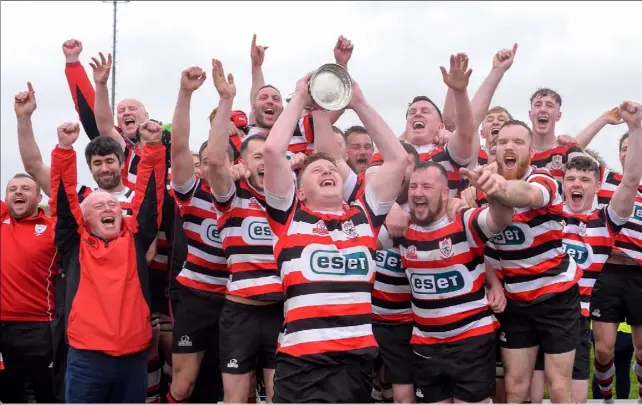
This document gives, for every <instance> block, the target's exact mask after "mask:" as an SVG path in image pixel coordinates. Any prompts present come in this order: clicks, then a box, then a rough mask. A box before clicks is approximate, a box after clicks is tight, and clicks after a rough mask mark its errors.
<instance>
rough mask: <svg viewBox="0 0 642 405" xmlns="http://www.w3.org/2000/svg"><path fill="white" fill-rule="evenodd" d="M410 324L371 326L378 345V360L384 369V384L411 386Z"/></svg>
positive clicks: (378, 324)
mask: <svg viewBox="0 0 642 405" xmlns="http://www.w3.org/2000/svg"><path fill="white" fill-rule="evenodd" d="M412 328H413V324H412V322H406V323H401V324H380V323H373V324H372V333H373V334H374V337H375V339H376V340H377V344H378V345H379V358H381V360H382V361H383V364H384V366H385V367H386V371H385V375H386V382H388V383H390V384H412V383H413V379H412V369H411V368H410V367H408V365H409V364H411V363H412V359H413V357H414V354H413V352H412V346H411V345H410V338H411V337H412Z"/></svg>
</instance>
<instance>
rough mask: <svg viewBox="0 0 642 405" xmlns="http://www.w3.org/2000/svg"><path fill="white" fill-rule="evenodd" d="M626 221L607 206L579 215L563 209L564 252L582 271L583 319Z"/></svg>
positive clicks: (580, 282) (586, 314)
mask: <svg viewBox="0 0 642 405" xmlns="http://www.w3.org/2000/svg"><path fill="white" fill-rule="evenodd" d="M626 221H627V219H626V218H624V219H623V218H619V217H618V216H617V215H616V214H615V212H613V209H612V208H611V205H610V204H609V205H606V206H604V207H603V208H599V209H593V210H590V211H588V212H583V213H579V214H576V213H573V212H571V211H570V210H569V209H568V207H566V205H565V206H564V251H565V252H566V253H567V254H568V255H569V256H571V258H573V260H574V261H575V263H577V266H578V267H579V268H581V269H582V271H583V272H584V274H583V275H582V278H581V279H580V281H579V286H580V305H581V307H582V316H585V317H588V316H589V304H590V302H591V293H592V292H593V286H594V285H595V281H596V280H597V277H598V276H599V275H600V272H601V271H602V268H603V267H604V263H606V261H607V259H608V258H609V256H610V255H611V251H612V250H613V244H614V243H615V237H616V236H617V234H618V233H619V232H620V231H621V230H622V226H623V225H624V224H625V223H626Z"/></svg>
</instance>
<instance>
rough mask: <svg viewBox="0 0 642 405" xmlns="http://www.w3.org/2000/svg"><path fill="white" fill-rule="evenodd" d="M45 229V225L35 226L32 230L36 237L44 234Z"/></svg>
mask: <svg viewBox="0 0 642 405" xmlns="http://www.w3.org/2000/svg"><path fill="white" fill-rule="evenodd" d="M46 229H47V225H42V224H37V225H36V226H34V228H33V230H34V232H35V234H36V236H40V235H42V234H43V233H44V232H45V230H46Z"/></svg>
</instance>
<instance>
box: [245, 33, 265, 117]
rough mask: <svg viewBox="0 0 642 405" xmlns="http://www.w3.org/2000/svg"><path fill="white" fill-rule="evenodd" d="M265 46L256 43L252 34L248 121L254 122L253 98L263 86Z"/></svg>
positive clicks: (254, 98)
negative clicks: (250, 106)
mask: <svg viewBox="0 0 642 405" xmlns="http://www.w3.org/2000/svg"><path fill="white" fill-rule="evenodd" d="M267 49H268V47H267V46H261V45H257V44H256V34H254V35H253V36H252V47H251V48H250V59H251V60H252V87H251V88H250V103H251V104H252V108H250V117H249V119H248V120H249V123H250V124H254V113H253V111H254V108H253V106H254V100H256V96H257V94H259V90H260V89H261V87H263V86H265V77H263V62H264V61H265V51H266V50H267Z"/></svg>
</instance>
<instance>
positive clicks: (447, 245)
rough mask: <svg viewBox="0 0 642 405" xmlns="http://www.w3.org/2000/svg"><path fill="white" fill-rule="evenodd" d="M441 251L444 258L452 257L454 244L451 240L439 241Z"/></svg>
mask: <svg viewBox="0 0 642 405" xmlns="http://www.w3.org/2000/svg"><path fill="white" fill-rule="evenodd" d="M439 251H440V252H441V254H442V256H443V257H446V258H447V257H450V256H452V254H453V242H452V240H451V239H450V238H446V239H442V240H440V241H439Z"/></svg>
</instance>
